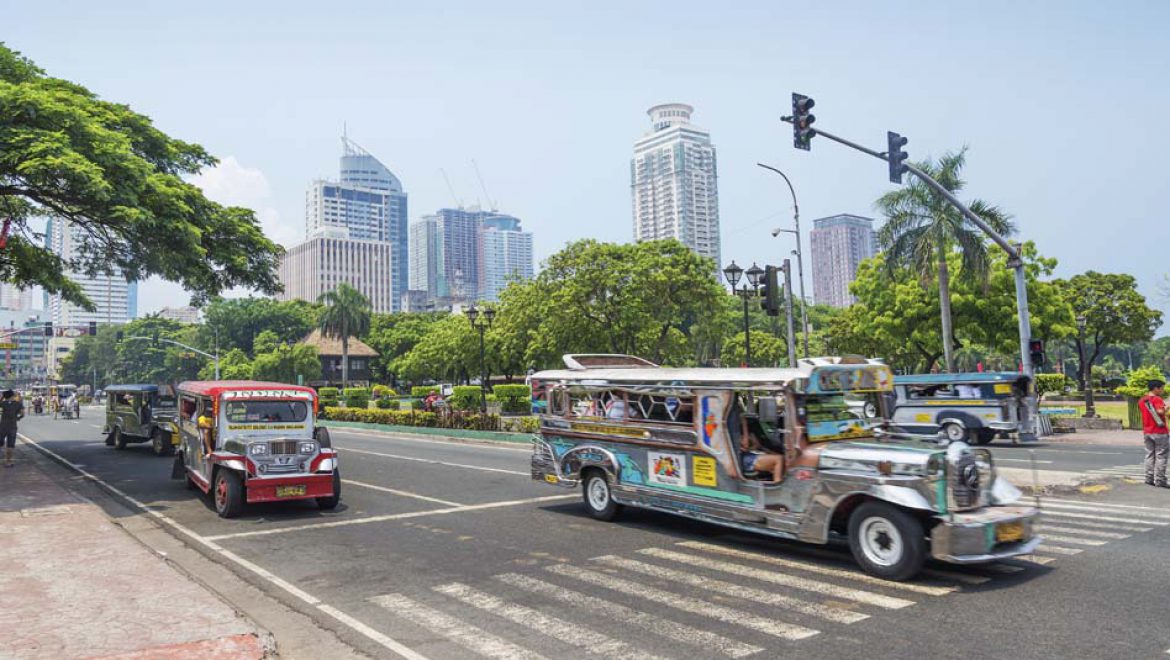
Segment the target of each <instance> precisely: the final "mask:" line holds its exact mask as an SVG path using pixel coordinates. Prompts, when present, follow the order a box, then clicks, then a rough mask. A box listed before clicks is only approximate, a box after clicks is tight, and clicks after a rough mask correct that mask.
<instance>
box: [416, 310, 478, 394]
mask: <svg viewBox="0 0 1170 660" xmlns="http://www.w3.org/2000/svg"><path fill="white" fill-rule="evenodd" d="M486 354H487V356H488V359H489V361H490V360H491V356H492V355H493V354H494V353H493V348H492V346H490V345H489V346H488V347H487V349H486ZM397 364H398V365H399V369H400V371H399V373H398V375H399V376H400V377H402V378H405V379H407V380H412V381H420V380H429V379H434V380H442V381H455V382H458V381H465V380H466V379H467V377H468V375H469V374H472V373H478V371H479V337H478V335H477V334H476V333H475V331H473V330H472V329H471V324H470V323H468V322H467V319H466V318H465V317H464V316H463V315H462V314H459V315H456V314H448V315H446V316H444V317H443V318H442V319H440V320H438V321H436V322H435V323H433V324H431V325H430V328H429V330H428V331H427V333H426V335H424V336H423V337H422V339H421V340H420V341H419V342H418V344H416V345H415V346H414V348H412V349H411V350H410V352H409V353H407V354H406V355H405V356H404V357H403V358H402V359H401V360H400V361H398V362H397Z"/></svg>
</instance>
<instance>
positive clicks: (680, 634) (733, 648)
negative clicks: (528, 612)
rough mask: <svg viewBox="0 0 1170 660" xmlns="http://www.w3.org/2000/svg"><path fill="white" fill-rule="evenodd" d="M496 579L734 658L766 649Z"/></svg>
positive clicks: (526, 581) (532, 584)
mask: <svg viewBox="0 0 1170 660" xmlns="http://www.w3.org/2000/svg"><path fill="white" fill-rule="evenodd" d="M495 579H497V580H499V581H500V582H503V583H504V584H507V585H510V586H513V587H517V588H520V589H524V590H526V591H530V592H532V593H535V594H540V595H542V596H547V597H549V598H553V599H555V600H559V601H561V602H562V603H565V604H566V605H568V606H570V607H572V608H575V609H581V610H588V611H590V612H594V613H597V614H600V615H602V616H606V617H609V618H611V619H618V620H619V621H623V622H625V623H630V624H633V625H635V626H638V627H639V628H642V629H644V630H649V631H650V632H653V633H656V634H659V635H664V636H666V637H668V638H670V639H674V640H677V641H681V642H684V643H686V644H690V645H692V646H697V647H700V648H703V649H710V650H715V651H718V652H719V653H721V654H723V655H726V656H728V657H731V658H742V657H743V656H746V655H752V654H755V653H759V652H760V651H763V650H764V649H763V648H761V647H759V646H752V645H751V644H745V643H742V642H738V641H736V640H734V639H729V638H727V637H724V636H722V635H717V634H715V633H712V632H707V631H705V630H699V629H698V628H693V627H691V626H686V625H683V624H681V623H677V622H675V621H671V620H669V619H664V618H662V617H661V616H660V615H658V614H648V613H646V612H639V611H637V610H634V609H631V608H629V607H626V606H625V605H621V604H619V603H614V602H611V601H608V600H604V599H601V598H597V597H596V596H590V595H587V594H583V593H581V592H579V591H573V590H571V589H565V588H564V587H561V586H558V585H555V584H552V583H551V582H545V581H544V580H538V579H536V578H534V577H529V576H527V575H520V574H518V573H506V574H504V575H497V576H495ZM862 618H864V615H862Z"/></svg>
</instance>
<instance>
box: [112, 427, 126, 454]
mask: <svg viewBox="0 0 1170 660" xmlns="http://www.w3.org/2000/svg"><path fill="white" fill-rule="evenodd" d="M125 448H126V434H125V433H122V427H121V426H115V427H114V449H125Z"/></svg>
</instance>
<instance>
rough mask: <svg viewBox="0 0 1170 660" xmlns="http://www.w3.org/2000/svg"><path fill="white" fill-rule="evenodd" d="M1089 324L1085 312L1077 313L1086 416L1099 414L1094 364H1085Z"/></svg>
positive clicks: (1078, 344)
mask: <svg viewBox="0 0 1170 660" xmlns="http://www.w3.org/2000/svg"><path fill="white" fill-rule="evenodd" d="M1087 325H1088V319H1086V318H1085V315H1084V314H1077V348H1078V349H1080V358H1081V365H1080V366H1081V384H1082V385H1083V386H1084V388H1085V417H1096V416H1097V405H1096V402H1094V401H1093V365H1091V364H1085V353H1087V352H1088V351H1087V347H1086V346H1085V326H1087Z"/></svg>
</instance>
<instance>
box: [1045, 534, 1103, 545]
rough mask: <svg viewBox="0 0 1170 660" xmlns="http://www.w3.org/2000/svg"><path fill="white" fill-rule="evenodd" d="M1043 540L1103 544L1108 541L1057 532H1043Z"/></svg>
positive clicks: (1077, 543)
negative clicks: (1058, 533)
mask: <svg viewBox="0 0 1170 660" xmlns="http://www.w3.org/2000/svg"><path fill="white" fill-rule="evenodd" d="M1043 536H1044V540H1045V541H1056V542H1057V543H1071V544H1073V545H1092V546H1098V545H1105V544H1106V543H1108V542H1109V541H1102V540H1100V539H1086V538H1078V537H1072V536H1064V535H1057V534H1043Z"/></svg>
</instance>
